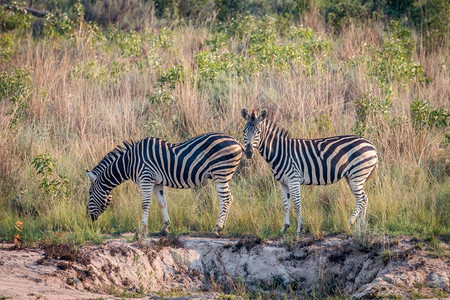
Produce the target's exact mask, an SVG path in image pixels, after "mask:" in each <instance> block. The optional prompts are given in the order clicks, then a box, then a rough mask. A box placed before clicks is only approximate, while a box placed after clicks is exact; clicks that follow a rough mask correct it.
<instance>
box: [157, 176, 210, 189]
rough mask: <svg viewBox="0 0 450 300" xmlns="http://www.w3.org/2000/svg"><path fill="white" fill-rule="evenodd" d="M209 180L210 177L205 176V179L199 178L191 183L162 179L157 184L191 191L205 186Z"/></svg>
mask: <svg viewBox="0 0 450 300" xmlns="http://www.w3.org/2000/svg"><path fill="white" fill-rule="evenodd" d="M209 178H210V177H209V176H203V178H197V179H193V180H190V181H184V180H176V179H169V178H164V179H163V178H161V180H159V181H156V182H155V183H156V184H159V185H162V186H166V187H169V188H174V189H190V188H195V187H199V186H202V185H204V184H205V182H206V181H207V179H209ZM178 179H179V178H178Z"/></svg>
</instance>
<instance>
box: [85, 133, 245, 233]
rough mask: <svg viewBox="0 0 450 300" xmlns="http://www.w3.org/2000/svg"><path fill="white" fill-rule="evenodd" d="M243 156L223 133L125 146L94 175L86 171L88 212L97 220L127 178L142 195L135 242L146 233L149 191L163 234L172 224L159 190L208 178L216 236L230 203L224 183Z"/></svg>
mask: <svg viewBox="0 0 450 300" xmlns="http://www.w3.org/2000/svg"><path fill="white" fill-rule="evenodd" d="M241 157H242V147H241V145H240V143H239V142H238V141H236V139H234V138H232V137H230V136H228V135H225V134H221V133H206V134H202V135H199V136H196V137H194V138H192V139H190V140H187V141H185V142H183V143H179V144H171V143H167V142H166V141H164V140H162V139H159V138H155V137H152V138H145V139H143V140H140V141H138V142H136V143H128V142H124V146H117V147H116V148H115V149H114V150H112V151H111V152H109V153H108V154H107V155H106V156H105V157H104V158H103V159H102V160H101V161H100V163H99V164H98V165H97V166H96V167H95V168H94V169H93V170H92V171H88V170H86V172H87V174H88V176H89V178H90V179H91V182H92V185H91V188H90V190H89V203H88V207H87V208H88V212H89V214H90V216H91V219H92V220H93V221H95V220H96V219H97V218H98V216H99V215H100V214H101V213H102V212H103V211H104V210H105V209H106V207H107V206H108V205H109V203H110V202H111V195H110V192H111V190H112V189H113V188H114V187H116V186H118V185H119V184H121V183H122V182H124V181H126V180H128V179H131V180H133V181H134V182H135V183H137V184H139V185H140V187H141V190H142V223H141V226H140V227H139V232H138V237H139V238H140V237H142V235H144V234H146V231H147V221H148V212H149V209H150V201H151V197H152V192H153V193H154V194H155V196H156V199H157V200H158V204H159V206H160V208H161V210H162V216H163V222H164V223H163V226H162V228H161V233H162V234H165V233H166V232H168V229H167V227H168V226H169V224H170V218H169V213H168V212H167V202H166V197H165V194H164V191H163V186H168V187H173V188H180V189H183V188H192V187H196V186H199V185H200V184H201V183H202V182H203V181H204V180H205V179H208V178H210V179H212V180H213V181H214V184H215V186H216V190H217V194H218V196H219V201H220V214H219V217H218V219H217V224H216V226H215V228H214V230H213V231H212V234H214V235H216V236H218V235H219V231H220V230H221V229H222V228H223V226H224V224H225V220H226V217H227V215H228V210H229V208H230V205H231V202H232V201H233V198H232V196H231V193H230V189H229V187H228V184H229V182H230V180H231V178H232V177H233V174H234V172H235V170H236V168H237V167H238V165H239V162H240V160H241Z"/></svg>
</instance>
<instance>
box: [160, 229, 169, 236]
mask: <svg viewBox="0 0 450 300" xmlns="http://www.w3.org/2000/svg"><path fill="white" fill-rule="evenodd" d="M169 233H170V231H169V229H168V228H162V229H161V230H160V231H159V234H160V235H161V236H166V235H168V234H169Z"/></svg>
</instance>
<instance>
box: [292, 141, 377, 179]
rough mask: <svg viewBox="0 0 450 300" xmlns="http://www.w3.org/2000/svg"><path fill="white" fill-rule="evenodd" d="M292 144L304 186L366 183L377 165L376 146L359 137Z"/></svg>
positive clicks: (295, 142)
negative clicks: (349, 180) (350, 180)
mask: <svg viewBox="0 0 450 300" xmlns="http://www.w3.org/2000/svg"><path fill="white" fill-rule="evenodd" d="M290 141H291V142H292V143H293V144H292V148H291V149H292V150H293V155H294V156H295V157H294V161H296V162H297V163H298V167H299V169H301V171H302V173H303V177H304V182H303V183H304V184H315V185H323V184H331V183H335V182H337V181H339V180H340V179H342V178H343V177H347V178H353V179H357V178H358V177H361V180H362V181H366V180H367V177H368V176H369V175H370V173H372V171H373V169H374V168H375V166H376V164H377V162H378V158H377V153H376V149H375V147H374V146H373V144H372V143H371V142H369V141H368V140H366V139H364V138H361V137H359V136H354V135H346V136H335V137H330V138H323V139H314V140H301V139H294V140H290Z"/></svg>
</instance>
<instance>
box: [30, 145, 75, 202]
mask: <svg viewBox="0 0 450 300" xmlns="http://www.w3.org/2000/svg"><path fill="white" fill-rule="evenodd" d="M31 164H32V165H33V167H34V168H35V170H36V175H39V176H40V177H41V182H40V183H39V188H40V189H42V190H43V191H44V192H45V193H46V194H47V195H49V196H51V197H52V199H54V198H63V197H68V196H70V189H69V181H68V179H67V176H66V175H63V174H59V173H58V174H56V172H55V170H56V166H55V162H54V160H53V158H52V156H51V155H50V154H48V153H43V154H39V155H38V156H36V157H35V158H34V159H33V162H32V163H31Z"/></svg>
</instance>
